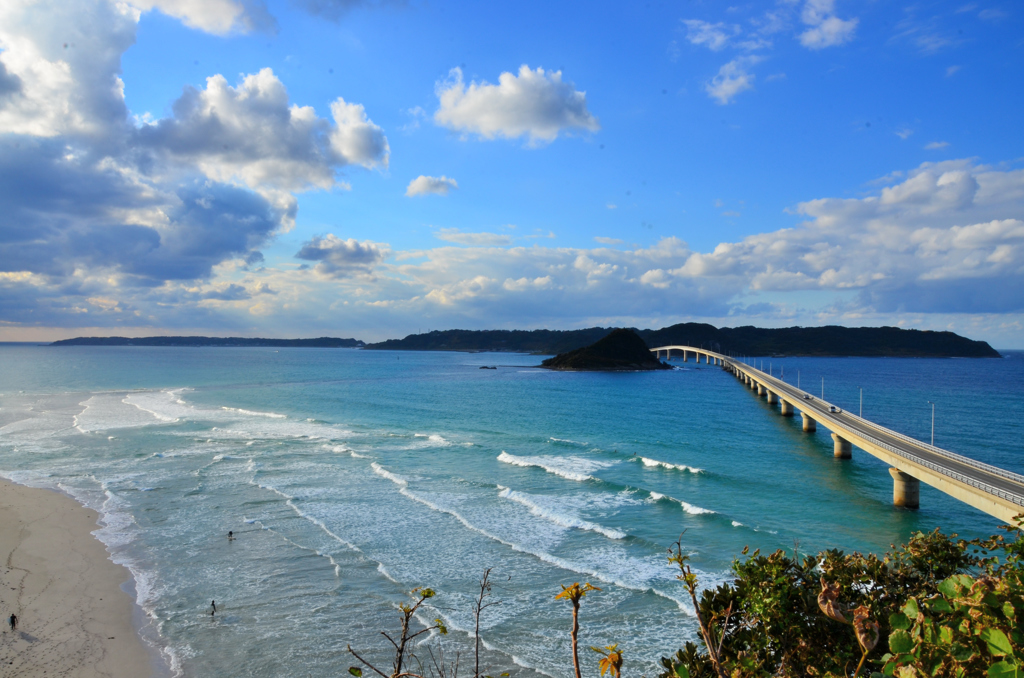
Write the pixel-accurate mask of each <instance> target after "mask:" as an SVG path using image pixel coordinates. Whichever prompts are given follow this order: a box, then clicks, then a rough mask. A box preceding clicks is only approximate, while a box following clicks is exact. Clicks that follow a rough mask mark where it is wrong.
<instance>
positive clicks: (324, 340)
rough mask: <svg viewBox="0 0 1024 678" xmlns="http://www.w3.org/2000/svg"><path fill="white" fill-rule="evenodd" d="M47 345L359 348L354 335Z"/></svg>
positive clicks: (102, 340) (78, 339)
mask: <svg viewBox="0 0 1024 678" xmlns="http://www.w3.org/2000/svg"><path fill="white" fill-rule="evenodd" d="M50 346H222V347H266V348H362V347H363V346H365V344H364V343H363V342H362V341H360V340H358V339H339V338H337V337H319V338H317V339H262V338H260V337H138V338H130V337H76V338H74V339H61V340H60V341H55V342H53V343H52V344H50Z"/></svg>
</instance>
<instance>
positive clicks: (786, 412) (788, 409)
mask: <svg viewBox="0 0 1024 678" xmlns="http://www.w3.org/2000/svg"><path fill="white" fill-rule="evenodd" d="M779 408H780V413H781V414H782V416H784V417H792V416H793V406H792V405H790V404H789V403H788V402H787V401H785V400H782V399H781V398H780V399H779Z"/></svg>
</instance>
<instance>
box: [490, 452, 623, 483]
mask: <svg viewBox="0 0 1024 678" xmlns="http://www.w3.org/2000/svg"><path fill="white" fill-rule="evenodd" d="M498 461H501V462H504V463H506V464H512V465H514V466H524V467H531V466H534V467H536V468H541V469H544V470H545V471H547V472H548V473H553V474H555V475H556V476H561V477H562V478H566V479H568V480H576V481H579V482H583V481H585V480H594V479H595V478H594V477H593V476H592V475H590V474H591V473H593V472H594V471H599V470H601V469H605V468H608V467H609V466H614V463H609V462H603V461H597V460H596V459H586V458H585V457H554V456H542V457H517V456H516V455H514V454H509V453H508V452H505V451H504V450H502V452H501V454H499V455H498Z"/></svg>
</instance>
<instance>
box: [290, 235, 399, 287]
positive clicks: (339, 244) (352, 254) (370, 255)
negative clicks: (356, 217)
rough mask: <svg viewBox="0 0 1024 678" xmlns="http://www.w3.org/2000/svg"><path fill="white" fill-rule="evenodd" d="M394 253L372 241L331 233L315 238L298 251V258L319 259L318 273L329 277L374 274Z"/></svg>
mask: <svg viewBox="0 0 1024 678" xmlns="http://www.w3.org/2000/svg"><path fill="white" fill-rule="evenodd" d="M390 254H391V248H390V247H388V246H387V245H385V244H382V243H376V242H373V241H370V240H364V241H363V242H359V241H358V240H356V239H355V238H349V239H348V240H342V239H341V238H339V237H337V236H335V235H333V234H328V235H326V236H324V237H322V238H321V237H314V238H313V239H312V240H310V241H309V242H307V243H305V244H304V245H303V246H302V249H300V250H299V251H298V252H297V253H296V254H295V257H296V258H297V259H304V260H306V261H316V262H318V263H317V265H316V272H317V273H319V274H321V275H323V276H326V277H330V278H350V277H355V276H361V277H368V276H372V274H373V269H374V268H375V267H376V266H377V265H378V264H380V263H381V262H382V261H384V259H386V258H387V257H388V256H389V255H390Z"/></svg>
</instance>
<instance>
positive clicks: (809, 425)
mask: <svg viewBox="0 0 1024 678" xmlns="http://www.w3.org/2000/svg"><path fill="white" fill-rule="evenodd" d="M800 416H801V417H803V419H804V430H805V431H807V432H808V433H814V432H815V431H817V430H818V422H816V421H814V419H812V418H811V417H810V416H808V414H807V413H806V412H801V413H800Z"/></svg>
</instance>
